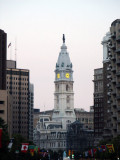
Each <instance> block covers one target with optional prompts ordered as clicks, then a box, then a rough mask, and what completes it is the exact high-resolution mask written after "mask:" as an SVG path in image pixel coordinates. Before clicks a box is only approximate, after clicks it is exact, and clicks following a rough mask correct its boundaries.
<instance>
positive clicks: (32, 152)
mask: <svg viewBox="0 0 120 160" xmlns="http://www.w3.org/2000/svg"><path fill="white" fill-rule="evenodd" d="M34 148H35V146H34V145H29V150H30V154H31V155H32V156H34Z"/></svg>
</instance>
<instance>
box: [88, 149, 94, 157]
mask: <svg viewBox="0 0 120 160" xmlns="http://www.w3.org/2000/svg"><path fill="white" fill-rule="evenodd" d="M88 153H89V155H90V156H91V157H93V150H92V149H90V150H89V151H88Z"/></svg>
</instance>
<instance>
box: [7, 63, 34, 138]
mask: <svg viewBox="0 0 120 160" xmlns="http://www.w3.org/2000/svg"><path fill="white" fill-rule="evenodd" d="M13 63H16V62H15V61H14V62H13V61H11V65H10V61H9V65H7V66H9V67H10V68H7V91H8V93H9V94H10V95H11V96H12V98H13V103H12V117H13V119H12V131H13V134H21V135H22V136H24V137H25V138H27V139H29V137H30V134H31V131H30V132H29V128H30V122H31V120H32V119H30V116H33V114H32V112H31V106H30V99H31V98H30V94H29V70H27V69H18V68H16V65H15V64H14V65H13ZM12 66H13V68H12ZM31 103H32V102H31ZM32 107H33V106H32ZM30 139H32V138H30Z"/></svg>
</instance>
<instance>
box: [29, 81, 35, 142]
mask: <svg viewBox="0 0 120 160" xmlns="http://www.w3.org/2000/svg"><path fill="white" fill-rule="evenodd" d="M33 107H34V85H33V84H29V140H33Z"/></svg>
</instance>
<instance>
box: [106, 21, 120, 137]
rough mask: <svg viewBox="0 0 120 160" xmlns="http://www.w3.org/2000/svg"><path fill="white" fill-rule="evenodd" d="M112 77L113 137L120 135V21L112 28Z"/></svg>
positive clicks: (111, 127)
mask: <svg viewBox="0 0 120 160" xmlns="http://www.w3.org/2000/svg"><path fill="white" fill-rule="evenodd" d="M110 33H111V38H110V44H109V49H110V56H109V58H110V68H109V69H110V75H109V77H108V78H109V79H110V82H109V87H110V91H109V94H110V96H109V112H110V116H109V119H110V131H111V135H112V137H116V136H118V135H120V19H117V20H115V21H114V22H112V24H111V27H110Z"/></svg>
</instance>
